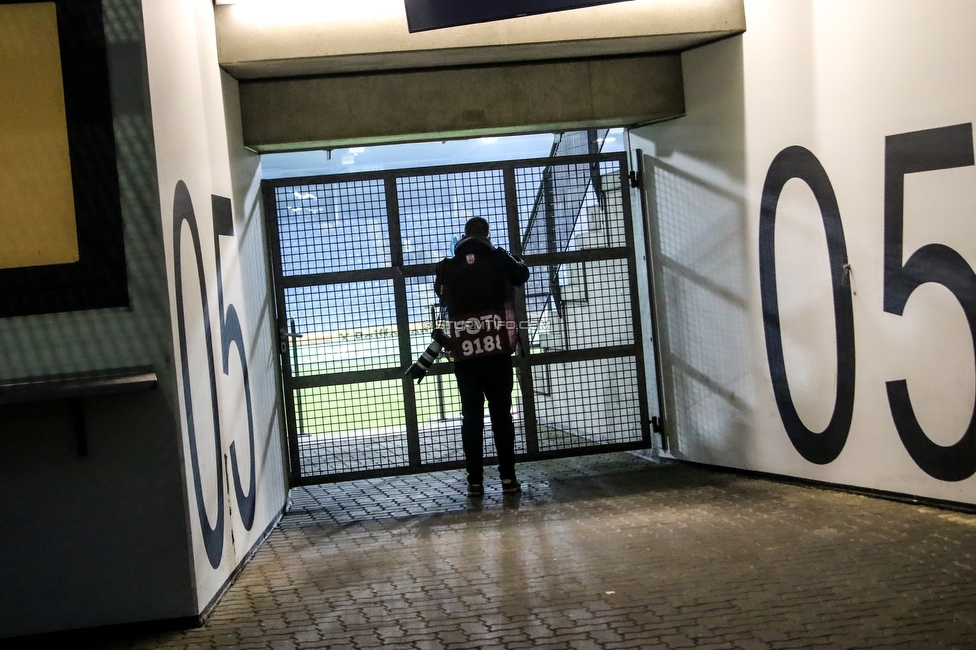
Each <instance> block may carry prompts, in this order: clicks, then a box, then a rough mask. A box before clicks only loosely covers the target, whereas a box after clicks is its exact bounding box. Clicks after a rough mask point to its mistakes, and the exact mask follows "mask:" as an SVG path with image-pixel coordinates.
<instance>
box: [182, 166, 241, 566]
mask: <svg viewBox="0 0 976 650" xmlns="http://www.w3.org/2000/svg"><path fill="white" fill-rule="evenodd" d="M211 202H212V207H213V227H214V248H215V254H216V261H217V311H218V313H219V314H220V330H219V333H220V347H221V351H222V356H223V372H224V374H225V375H229V374H230V349H231V345H234V346H235V347H236V348H237V354H238V359H239V361H240V364H241V380H242V382H243V384H244V402H245V407H246V408H247V436H248V437H247V440H248V452H249V458H250V463H249V465H250V468H251V469H250V475H249V477H248V485H247V488H246V489H245V488H244V486H243V481H242V480H241V474H240V467H239V464H238V460H237V448H236V443H233V442H232V443H231V445H230V460H231V469H232V473H233V475H234V493H235V496H236V499H237V506H238V508H239V510H240V513H241V520H242V523H243V524H244V528H245V529H246V530H250V529H251V526H252V525H253V524H254V509H255V483H256V474H255V467H254V418H253V414H252V410H251V383H250V380H249V378H248V373H247V357H246V355H245V352H244V350H245V344H244V333H243V332H242V330H241V321H240V318H239V317H238V315H237V309H236V308H235V307H234V305H232V304H229V305H227V308H226V309H224V281H223V273H222V270H221V266H220V237H221V236H226V237H233V236H234V219H233V214H232V211H231V205H230V199H227V198H224V197H221V196H213V197H211ZM184 223H185V224H186V225H187V231H188V233H189V235H190V239H191V240H192V243H193V254H194V260H195V262H196V275H197V280H198V282H199V291H200V303H201V304H200V310H201V313H202V315H203V329H204V338H205V341H206V348H207V370H208V376H209V378H210V381H209V384H210V386H209V391H210V406H211V411H212V414H213V445H214V458H215V459H216V468H215V469H216V474H215V481H216V487H217V489H216V494H217V495H218V497H217V520H216V523H214V525H213V526H211V525H210V522H209V521H208V519H207V509H206V504H205V503H204V496H203V485H202V476H201V473H200V459H199V457H198V453H197V435H196V428H195V425H194V420H193V386H192V383H191V372H190V358H189V354H188V350H187V335H186V309H185V307H184V305H183V269H182V263H181V257H182V243H183V242H182V240H183V224H184ZM173 258H174V260H173V261H174V264H175V279H176V320H177V326H178V329H179V339H180V363H181V371H182V377H183V404H184V406H185V407H186V421H187V436H188V438H189V444H190V465H191V468H192V470H193V489H194V495H195V497H196V505H197V514H198V515H199V518H200V527H201V529H202V530H203V542H204V547H205V548H206V549H207V558H208V559H209V560H210V564H211V566H213V568H215V569H216V568H217V567H218V566H220V559H221V554H222V553H223V548H224V507H223V497H222V495H223V485H224V472H223V463H222V462H221V457H222V449H221V442H220V416H219V410H218V404H217V375H216V372H215V366H216V364H215V362H214V348H213V327H212V325H211V323H210V305H209V301H208V300H207V280H206V274H205V273H204V268H203V251H202V250H201V247H200V231H199V228H198V226H197V218H196V214H195V213H194V211H193V203H192V201H191V200H190V192H189V190H188V189H187V187H186V184H185V183H183V181H180V182H178V183H177V184H176V194H175V196H174V198H173Z"/></svg>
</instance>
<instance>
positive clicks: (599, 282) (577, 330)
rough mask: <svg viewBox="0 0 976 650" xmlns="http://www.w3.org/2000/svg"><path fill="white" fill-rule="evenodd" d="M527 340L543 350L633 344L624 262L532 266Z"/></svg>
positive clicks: (632, 326)
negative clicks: (532, 298) (537, 297)
mask: <svg viewBox="0 0 976 650" xmlns="http://www.w3.org/2000/svg"><path fill="white" fill-rule="evenodd" d="M531 270H532V275H531V277H530V279H529V282H528V283H527V287H526V294H527V296H529V295H530V296H533V297H535V296H541V297H544V299H537V300H531V302H530V299H529V298H528V297H527V298H526V302H527V303H528V305H529V311H528V315H529V328H528V335H529V341H530V343H531V345H532V347H533V349H534V350H539V351H542V352H552V351H562V350H584V349H589V348H605V347H611V346H619V345H633V344H634V315H633V313H632V311H631V303H630V291H631V287H630V275H629V273H628V268H627V260H621V259H616V260H597V261H591V262H566V263H563V264H553V265H547V266H541V267H539V266H534V267H532V269H531Z"/></svg>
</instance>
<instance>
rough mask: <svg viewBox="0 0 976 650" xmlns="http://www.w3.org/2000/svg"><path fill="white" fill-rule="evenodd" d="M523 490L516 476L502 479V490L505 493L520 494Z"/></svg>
mask: <svg viewBox="0 0 976 650" xmlns="http://www.w3.org/2000/svg"><path fill="white" fill-rule="evenodd" d="M521 491H522V485H521V484H520V483H519V482H518V480H516V479H514V478H506V479H503V480H502V492H504V493H505V494H518V493H519V492H521Z"/></svg>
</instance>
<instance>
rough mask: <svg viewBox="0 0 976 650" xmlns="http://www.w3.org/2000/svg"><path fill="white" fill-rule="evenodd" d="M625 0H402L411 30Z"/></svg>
mask: <svg viewBox="0 0 976 650" xmlns="http://www.w3.org/2000/svg"><path fill="white" fill-rule="evenodd" d="M626 1H628V0H403V4H404V5H405V6H406V8H407V26H408V27H409V30H410V32H411V33H413V32H423V31H427V30H430V29H443V28H445V27H458V26H460V25H473V24H475V23H487V22H490V21H492V20H505V19H506V18H518V17H519V16H532V15H535V14H545V13H551V12H553V11H564V10H566V9H579V8H581V7H594V6H597V5H608V4H611V3H614V2H626Z"/></svg>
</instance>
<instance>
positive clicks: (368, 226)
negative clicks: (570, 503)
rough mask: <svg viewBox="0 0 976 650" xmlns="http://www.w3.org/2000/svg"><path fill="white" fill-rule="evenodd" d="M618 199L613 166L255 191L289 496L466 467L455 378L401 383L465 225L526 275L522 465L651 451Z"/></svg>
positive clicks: (498, 170)
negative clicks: (294, 490) (293, 490)
mask: <svg viewBox="0 0 976 650" xmlns="http://www.w3.org/2000/svg"><path fill="white" fill-rule="evenodd" d="M627 182H628V177H627V169H626V156H625V154H622V153H621V154H596V155H587V156H572V157H559V158H546V159H540V160H526V161H512V162H502V163H487V164H478V165H463V166H453V167H432V168H424V169H418V170H397V171H388V172H377V173H368V174H356V175H333V176H322V177H314V178H301V179H282V180H275V181H265V183H264V186H263V190H264V198H265V206H266V211H267V220H268V232H269V236H270V240H271V246H272V248H273V251H272V253H273V254H272V259H273V264H274V278H275V293H276V301H277V312H278V323H279V331H280V334H281V349H280V353H281V354H280V356H281V368H282V378H283V384H284V394H285V401H286V413H287V417H288V432H289V434H288V438H289V448H290V449H289V456H290V461H291V481H292V484H293V485H298V484H305V483H318V482H324V481H332V480H345V479H352V478H362V477H369V476H381V475H389V474H401V473H412V472H419V471H430V470H437V469H444V468H447V467H460V466H463V458H464V457H463V451H462V446H461V437H460V401H459V399H458V397H457V394H456V389H455V386H454V378H453V372H452V371H453V367H452V364H451V363H449V362H447V361H446V360H444V359H441V360H440V361H438V362H437V363H436V364H434V366H433V367H432V368H431V370H430V372H429V373H428V375H427V377H426V378H425V379H424V380H423V381H422V382H420V383H415V382H413V381H410V380H409V379H407V378H405V377H404V371H405V370H406V368H407V367H409V365H410V364H411V363H413V361H414V360H415V359H416V358H417V357H418V356H419V355H420V354H421V353H422V352H423V351H424V349H425V348H426V347H427V345H428V344H429V343H430V331H431V322H432V319H433V318H434V317H435V315H436V312H435V307H436V300H435V296H434V292H433V289H432V286H433V280H434V277H433V273H434V265H435V264H436V262H437V261H438V260H440V259H441V258H443V257H445V256H447V255H450V254H451V250H452V246H453V243H454V242H455V241H457V239H458V238H459V235H460V233H461V232H462V230H463V227H464V223H465V222H466V221H467V220H468V219H469V218H470V217H473V216H482V217H485V218H486V219H488V221H489V223H490V224H491V228H492V241H493V242H494V243H495V244H496V245H497V246H501V247H502V248H506V249H508V250H509V251H511V252H512V253H513V254H515V255H518V256H522V257H523V259H524V260H525V262H526V264H528V266H529V268H530V270H531V272H532V276H531V278H530V279H529V282H528V283H527V284H526V286H525V287H524V289H523V290H521V291H519V292H518V293H517V296H516V302H517V305H516V311H517V313H518V315H519V317H520V318H522V319H523V321H524V323H525V326H526V334H527V340H528V342H529V344H528V345H527V346H526V348H527V349H526V350H525V354H524V355H516V356H515V359H514V361H515V366H516V373H517V381H516V388H515V395H514V396H513V402H514V405H513V416H514V418H515V424H516V434H517V447H516V452H517V454H518V455H519V459H520V460H530V459H539V458H546V457H554V456H565V455H575V454H582V453H591V452H596V451H610V450H622V449H637V448H642V447H649V446H650V445H651V438H650V416H649V413H648V405H647V399H646V395H647V391H646V385H645V373H644V360H643V350H642V348H641V333H640V319H639V313H640V312H639V309H638V292H637V282H636V262H635V253H634V237H633V231H632V227H633V226H632V219H631V212H630V200H629V193H628V191H627V187H628V184H627ZM493 455H494V446H493V442H492V436H491V431H490V424H489V423H488V422H486V426H485V456H486V459H487V458H488V457H491V456H493Z"/></svg>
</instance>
